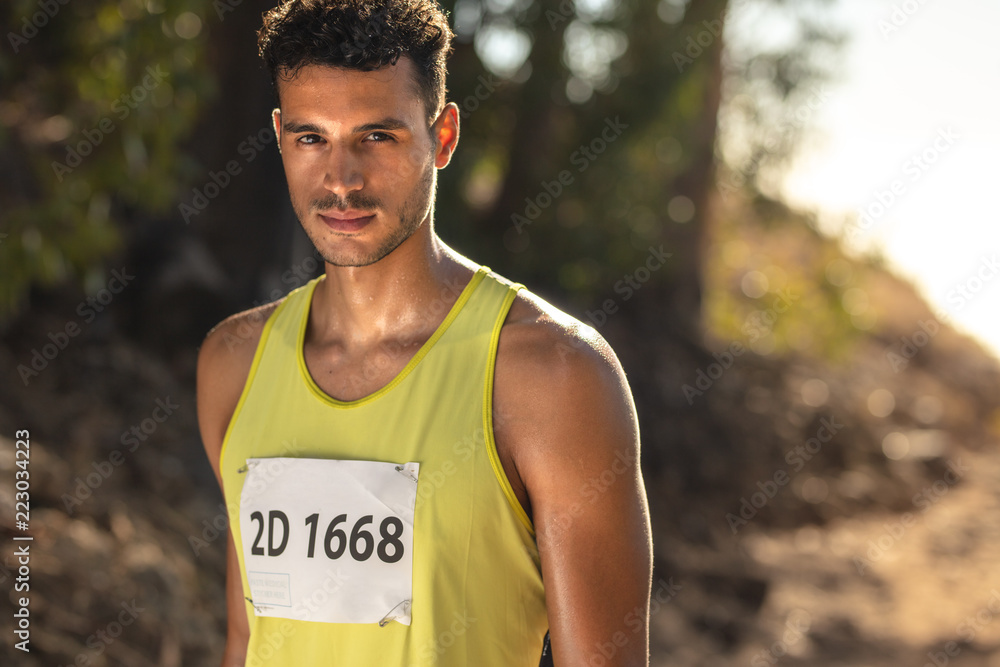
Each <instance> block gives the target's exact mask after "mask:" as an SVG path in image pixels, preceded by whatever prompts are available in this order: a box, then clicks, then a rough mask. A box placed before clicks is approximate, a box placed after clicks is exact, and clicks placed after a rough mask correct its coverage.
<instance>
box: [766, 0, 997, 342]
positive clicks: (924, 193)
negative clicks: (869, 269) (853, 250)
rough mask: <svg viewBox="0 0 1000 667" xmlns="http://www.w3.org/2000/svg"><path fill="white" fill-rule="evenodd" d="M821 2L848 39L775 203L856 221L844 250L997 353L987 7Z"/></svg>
mask: <svg viewBox="0 0 1000 667" xmlns="http://www.w3.org/2000/svg"><path fill="white" fill-rule="evenodd" d="M835 5H836V6H837V8H836V11H835V14H836V16H837V17H838V20H839V21H841V22H842V23H843V24H844V25H845V26H846V27H847V28H848V30H849V35H850V41H849V42H848V44H847V45H846V46H845V52H844V59H843V68H842V72H840V74H841V75H842V80H841V81H840V82H836V83H834V84H832V85H831V86H829V90H830V92H831V96H830V99H829V101H828V102H827V104H826V105H825V106H824V107H823V108H822V109H821V110H820V112H819V114H818V116H817V130H818V133H817V134H816V135H815V136H814V138H813V141H811V142H808V143H807V144H806V147H804V149H803V152H802V154H801V156H800V158H799V159H798V160H797V161H796V162H795V163H794V164H793V166H792V168H791V169H790V170H789V174H788V175H787V178H786V180H785V182H784V194H785V197H786V198H787V199H788V200H789V201H791V202H793V203H796V204H801V205H806V206H811V207H816V208H818V209H820V211H821V216H822V217H821V219H824V220H826V221H827V224H836V223H834V222H833V221H834V220H838V219H843V217H844V214H849V213H855V214H857V215H861V214H862V213H863V212H865V211H867V212H869V213H870V214H871V215H870V217H869V218H868V219H867V220H863V221H862V222H861V223H860V225H859V226H858V231H857V233H856V241H857V247H858V248H859V249H866V248H872V247H877V248H880V249H881V250H882V252H883V254H884V256H886V258H887V259H888V260H889V263H890V265H892V266H893V268H894V269H895V270H896V271H897V272H898V273H901V274H903V275H905V276H907V277H909V278H911V279H912V280H914V281H915V282H916V283H917V284H918V286H919V287H920V288H921V289H922V291H923V292H924V294H925V296H926V297H927V298H928V299H929V300H930V302H931V304H932V308H933V309H934V310H936V311H938V312H940V313H946V314H948V315H949V316H950V317H951V318H952V323H953V324H954V325H956V326H958V327H959V328H960V329H962V330H964V331H965V332H967V333H971V334H972V335H974V336H975V337H977V338H979V339H980V340H981V341H983V342H984V343H986V344H987V345H988V346H989V347H991V348H992V349H993V351H994V352H995V353H996V354H998V355H1000V266H997V268H996V269H991V268H989V267H990V266H991V264H990V260H993V261H997V260H1000V203H998V198H997V193H998V192H1000V125H998V124H1000V2H997V1H996V0H835ZM894 7H896V8H898V9H899V11H898V12H897V13H896V14H895V21H896V23H898V24H899V25H898V29H895V30H890V29H889V28H887V27H886V26H891V27H892V28H896V27H897V26H896V25H895V24H894V23H893V9H894ZM906 10H909V13H907V11H906ZM935 142H937V143H935ZM916 160H919V162H917V161H916ZM931 162H933V163H931ZM894 183H895V185H896V190H897V194H893V193H892V187H893V185H894ZM880 198H881V200H882V201H881V202H880ZM883 202H884V208H882V205H883ZM977 274H978V275H977ZM962 290H964V294H963V292H962Z"/></svg>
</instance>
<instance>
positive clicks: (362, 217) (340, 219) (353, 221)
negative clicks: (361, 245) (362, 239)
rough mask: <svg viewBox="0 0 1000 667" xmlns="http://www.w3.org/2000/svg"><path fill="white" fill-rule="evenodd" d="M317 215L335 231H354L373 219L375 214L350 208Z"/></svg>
mask: <svg viewBox="0 0 1000 667" xmlns="http://www.w3.org/2000/svg"><path fill="white" fill-rule="evenodd" d="M319 217H320V219H321V220H323V222H324V223H326V226H327V227H329V228H330V229H332V230H333V231H335V232H356V231H359V230H361V229H363V228H364V227H365V226H366V225H367V224H368V223H369V222H371V221H372V220H374V219H375V214H374V213H365V212H364V211H358V210H354V209H350V210H347V211H337V210H332V211H328V212H327V213H320V214H319Z"/></svg>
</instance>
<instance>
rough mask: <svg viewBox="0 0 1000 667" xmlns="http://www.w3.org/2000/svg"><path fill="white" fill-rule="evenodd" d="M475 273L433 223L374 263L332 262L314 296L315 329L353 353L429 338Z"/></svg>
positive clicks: (312, 320) (312, 322)
mask: <svg viewBox="0 0 1000 667" xmlns="http://www.w3.org/2000/svg"><path fill="white" fill-rule="evenodd" d="M474 269H475V265H474V264H473V263H472V262H470V261H469V260H467V259H465V258H464V257H462V256H461V255H459V254H458V253H456V252H455V251H454V250H452V249H451V248H449V247H448V246H447V245H445V244H444V242H443V241H441V239H440V238H438V236H437V234H435V233H434V231H433V229H432V228H431V227H430V225H426V224H425V225H421V227H420V228H419V229H418V230H417V231H416V232H414V233H413V235H412V236H410V238H408V239H407V240H406V241H404V242H403V243H401V244H400V245H399V246H398V247H397V248H396V249H395V250H393V251H392V252H391V253H389V254H388V255H386V256H385V257H383V258H382V259H380V260H379V261H377V262H375V263H374V264H371V265H369V266H360V267H345V266H334V265H332V264H327V265H326V276H325V279H324V280H323V281H321V282H320V283H319V284H318V285H317V286H316V291H315V293H314V295H313V304H312V310H311V313H310V316H309V319H310V327H313V331H314V332H315V335H316V336H317V337H319V338H321V339H326V340H338V341H340V342H341V344H342V345H344V346H345V347H346V348H348V349H350V348H356V349H364V348H367V347H370V346H372V345H375V344H377V343H379V342H380V341H384V340H387V339H399V338H404V339H406V338H411V337H414V336H420V335H421V332H423V331H424V330H425V329H428V328H429V330H428V331H427V333H428V335H429V333H430V331H432V330H433V328H434V327H436V326H437V324H438V323H439V322H440V320H441V319H442V318H443V317H444V315H445V313H446V312H447V309H448V308H450V306H451V304H452V303H454V301H455V300H456V299H457V298H458V295H459V293H460V292H461V290H462V288H463V287H464V286H465V284H466V283H467V282H468V278H469V276H470V275H471V273H472V272H473V271H474Z"/></svg>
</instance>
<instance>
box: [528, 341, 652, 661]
mask: <svg viewBox="0 0 1000 667" xmlns="http://www.w3.org/2000/svg"><path fill="white" fill-rule="evenodd" d="M555 363H556V362H553V364H555ZM558 364H559V365H566V367H558V368H555V369H551V368H550V370H552V372H550V373H549V374H548V377H549V378H551V380H543V381H540V382H539V383H538V384H537V387H538V395H537V396H535V397H534V400H533V401H530V402H527V403H522V404H520V406H519V411H520V412H521V413H522V415H524V416H525V417H527V418H526V419H524V420H519V421H520V424H521V428H520V429H519V432H516V433H514V434H513V435H514V437H517V438H520V439H521V442H520V443H518V444H516V445H515V446H516V451H517V452H519V456H518V470H519V472H520V475H521V478H522V480H523V481H524V483H525V486H526V488H527V490H528V495H529V497H530V502H531V507H532V515H533V517H532V519H533V522H534V524H535V529H536V536H537V540H538V547H539V552H540V555H541V564H542V577H543V580H544V583H545V595H546V604H547V607H548V615H549V624H550V632H551V638H552V648H553V651H552V653H553V656H554V657H555V660H556V664H557V665H576V664H591V662H590V661H591V659H592V658H593V657H594V656H595V655H601V656H602V658H603V659H604V661H605V662H604V664H608V665H646V664H647V652H648V643H649V640H648V605H649V594H650V581H651V568H652V554H651V550H652V547H651V538H650V530H649V518H648V514H649V513H648V507H647V502H646V494H645V489H644V486H643V481H642V474H641V471H640V466H639V434H638V426H637V421H636V416H635V408H634V405H633V402H632V397H631V393H630V391H629V388H628V384H627V382H626V381H625V377H624V373H623V372H622V371H621V368H620V366H619V365H618V361H617V359H615V358H614V355H613V354H612V353H611V352H610V349H609V348H607V347H606V344H605V346H604V348H603V349H598V350H587V351H584V352H581V353H580V357H578V358H569V359H562V360H560V361H559V362H558ZM550 366H551V364H550ZM549 382H560V383H562V386H561V387H559V386H555V385H553V386H547V385H548V384H549ZM532 393H533V392H532Z"/></svg>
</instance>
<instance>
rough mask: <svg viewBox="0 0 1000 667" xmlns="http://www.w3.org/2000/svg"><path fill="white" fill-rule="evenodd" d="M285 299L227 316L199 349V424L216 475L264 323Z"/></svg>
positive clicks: (210, 332) (209, 333) (206, 337)
mask: <svg viewBox="0 0 1000 667" xmlns="http://www.w3.org/2000/svg"><path fill="white" fill-rule="evenodd" d="M282 301H283V299H282V300H279V301H275V302H273V303H269V304H265V305H263V306H258V307H256V308H251V309H250V310H245V311H243V312H241V313H237V314H235V315H231V316H230V317H227V318H226V319H225V320H223V321H222V322H220V323H219V324H217V325H216V326H215V327H214V328H213V329H212V330H211V331H209V332H208V335H207V336H205V341H204V342H203V343H202V345H201V349H200V350H199V352H198V379H197V399H198V425H199V427H200V430H201V439H202V442H203V444H204V445H205V452H206V453H207V454H208V459H209V462H210V463H211V464H212V468H213V469H214V470H215V473H216V476H218V475H219V469H218V467H219V454H220V452H221V449H222V441H223V439H224V437H225V433H226V429H227V428H228V426H229V420H230V419H231V418H232V416H233V412H234V411H235V410H236V404H237V403H238V402H239V400H240V395H241V394H242V393H243V386H244V385H245V384H246V381H247V377H248V376H249V375H250V367H251V366H252V365H253V358H254V354H255V353H256V351H257V344H258V343H259V342H260V337H261V334H262V333H263V331H264V325H265V324H266V323H267V320H268V318H269V317H270V316H271V315H272V314H273V313H274V311H275V310H276V309H277V308H278V306H279V305H281V303H282Z"/></svg>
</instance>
